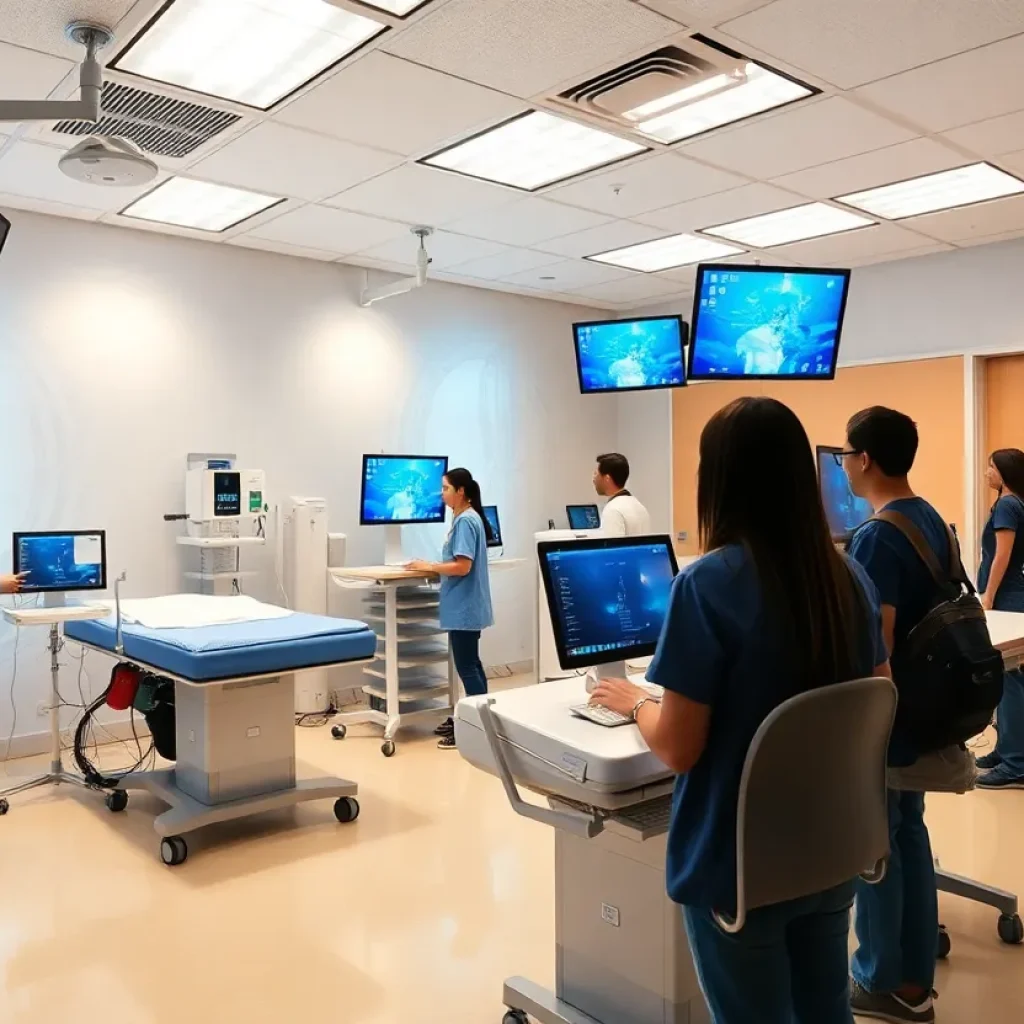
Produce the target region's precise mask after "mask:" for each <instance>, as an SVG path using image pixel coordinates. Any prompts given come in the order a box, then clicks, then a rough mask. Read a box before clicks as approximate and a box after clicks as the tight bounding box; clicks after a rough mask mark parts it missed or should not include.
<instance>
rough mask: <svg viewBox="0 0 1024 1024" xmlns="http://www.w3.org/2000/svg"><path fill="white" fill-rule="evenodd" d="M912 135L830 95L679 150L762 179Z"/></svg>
mask: <svg viewBox="0 0 1024 1024" xmlns="http://www.w3.org/2000/svg"><path fill="white" fill-rule="evenodd" d="M912 138H914V132H912V131H909V130H908V129H906V128H902V127H900V126H899V125H897V124H894V123H893V122H892V121H889V120H887V119H886V118H884V117H881V116H879V115H878V114H873V113H872V112H871V111H869V110H865V109H864V108H863V107H859V106H857V105H856V104H854V103H851V102H850V101H849V100H846V99H843V98H841V97H839V96H833V97H831V98H829V99H824V100H820V101H818V102H811V103H806V104H798V105H796V106H793V107H790V108H789V109H788V110H785V111H783V112H782V113H780V114H776V115H774V116H773V117H763V118H759V119H756V120H753V121H748V122H746V123H745V124H742V125H740V126H739V127H737V128H731V129H726V130H725V131H722V132H719V133H717V134H715V135H711V136H709V137H707V138H703V139H698V140H696V141H695V142H691V143H688V144H686V145H684V146H683V151H684V152H685V153H687V154H689V155H691V156H695V157H698V158H699V159H701V160H707V161H708V163H713V164H719V165H720V166H722V167H727V168H729V169H730V170H733V171H739V172H740V173H741V174H748V175H750V177H752V178H760V179H765V178H777V177H779V176H780V175H783V174H789V173H791V172H792V171H800V170H803V169H804V168H805V167H816V166H818V165H819V164H826V163H831V162H832V161H834V160H842V159H844V158H845V157H848V156H854V155H855V154H857V153H867V152H869V151H871V150H873V149H882V148H883V147H885V146H893V145H895V144H896V143H898V142H906V141H907V140H908V139H912Z"/></svg>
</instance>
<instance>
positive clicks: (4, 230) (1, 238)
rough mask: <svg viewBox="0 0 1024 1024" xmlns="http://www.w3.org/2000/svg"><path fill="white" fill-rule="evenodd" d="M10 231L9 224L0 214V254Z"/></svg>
mask: <svg viewBox="0 0 1024 1024" xmlns="http://www.w3.org/2000/svg"><path fill="white" fill-rule="evenodd" d="M10 230H11V222H10V221H9V220H8V219H7V218H6V217H5V216H4V215H3V214H2V213H0V252H3V251H4V243H5V242H6V241H7V235H8V233H9V232H10Z"/></svg>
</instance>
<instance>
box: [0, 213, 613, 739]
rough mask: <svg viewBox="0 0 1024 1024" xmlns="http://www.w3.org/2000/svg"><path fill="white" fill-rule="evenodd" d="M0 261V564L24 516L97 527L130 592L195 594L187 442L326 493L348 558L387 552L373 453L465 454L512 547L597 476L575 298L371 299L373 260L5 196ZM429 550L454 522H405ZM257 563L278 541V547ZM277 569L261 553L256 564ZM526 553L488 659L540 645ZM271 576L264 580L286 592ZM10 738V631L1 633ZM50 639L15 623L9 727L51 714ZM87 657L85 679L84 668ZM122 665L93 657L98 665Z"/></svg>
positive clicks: (602, 445) (592, 400)
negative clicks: (363, 492)
mask: <svg viewBox="0 0 1024 1024" xmlns="http://www.w3.org/2000/svg"><path fill="white" fill-rule="evenodd" d="M11 219H12V221H13V228H12V230H11V235H10V238H9V240H8V244H7V248H6V249H5V251H4V253H3V256H2V257H0V411H2V414H3V429H4V430H5V433H6V439H5V442H6V443H5V444H4V446H3V450H4V454H3V457H2V460H0V467H2V469H0V567H2V568H0V571H8V567H9V565H10V552H9V541H8V540H6V538H8V537H9V536H10V534H11V533H12V531H14V530H16V529H22V530H24V529H30V530H42V529H70V528H94V527H103V528H105V529H106V530H107V531H108V557H109V563H110V568H111V571H112V572H117V571H119V570H121V569H125V570H127V572H128V584H127V587H126V593H127V594H130V595H152V594H161V593H169V592H173V591H176V590H179V589H181V587H182V581H181V577H180V571H181V562H180V559H179V554H180V551H179V549H178V548H176V546H175V544H174V537H175V535H176V534H177V533H179V532H180V530H181V526H180V524H170V525H168V524H165V523H164V522H163V521H162V518H161V517H162V516H163V514H164V513H165V512H176V511H181V509H182V505H183V487H184V482H183V481H184V477H183V474H184V459H185V455H186V453H188V452H190V451H233V452H237V454H238V455H239V457H240V459H241V461H242V462H243V463H245V464H246V465H249V466H253V467H258V468H262V469H265V470H266V473H267V486H268V491H269V494H270V496H271V500H277V499H279V498H282V497H284V496H286V495H288V494H316V495H321V496H324V497H326V498H327V499H328V502H329V509H330V520H331V529H332V530H336V531H342V532H346V533H348V534H349V538H350V541H349V563H350V564H358V563H375V562H380V561H381V560H382V557H383V536H382V531H381V530H380V529H373V528H360V527H359V525H358V508H357V506H358V497H359V495H358V487H359V470H360V456H361V455H362V453H364V452H376V451H382V450H392V451H399V452H417V451H423V452H427V453H429V454H434V453H438V454H445V453H447V454H448V455H450V457H451V459H452V464H453V465H460V464H462V465H466V466H468V467H470V468H471V469H472V470H473V472H474V473H475V474H476V475H477V476H478V478H479V479H480V481H481V483H482V485H483V494H484V500H485V501H486V502H488V503H496V504H498V505H499V506H500V507H501V515H502V519H503V527H504V531H505V534H506V541H507V548H506V553H507V554H508V555H510V556H514V555H518V556H527V555H529V553H530V544H531V539H532V534H533V532H534V531H535V530H537V529H541V528H544V527H545V525H546V523H547V519H548V517H549V516H555V515H557V514H558V513H559V510H560V509H561V508H562V507H563V506H564V505H565V504H566V503H568V502H573V501H580V500H585V499H586V496H587V495H589V494H590V493H591V492H590V474H591V470H592V466H593V457H594V455H595V454H596V453H597V452H598V451H599V450H603V449H608V448H613V447H615V444H616V442H617V434H616V426H617V412H616V399H615V398H614V397H610V396H590V397H587V398H583V397H581V396H580V394H579V388H578V385H577V382H576V371H575V364H574V358H573V350H572V334H571V329H570V325H571V323H572V321H573V320H574V319H579V318H580V316H581V314H582V315H583V316H584V317H586V316H587V315H588V312H587V311H586V310H582V309H580V308H579V307H568V306H562V305H558V304H555V303H549V302H543V301H539V300H533V299H527V298H521V297H518V296H512V295H503V294H500V293H495V292H488V291H483V290H479V289H474V288H463V287H459V286H455V285H445V284H441V283H430V284H429V285H428V286H427V287H426V288H424V289H422V290H420V291H418V292H415V293H413V294H410V295H407V296H402V297H400V298H396V299H392V300H390V301H388V302H386V303H382V304H380V305H378V306H376V307H374V308H373V309H372V310H362V309H360V308H359V307H358V305H357V302H356V295H357V292H358V290H359V288H360V286H361V283H362V271H358V270H356V269H354V268H348V267H341V266H336V265H330V264H323V263H316V262H312V261H306V260H298V259H293V258H289V257H284V256H276V255H271V254H266V253H262V252H255V251H251V250H246V249H241V248H235V247H229V246H223V247H221V246H213V245H208V244H204V243H200V242H193V241H189V240H184V239H178V238H173V237H167V236H159V235H154V234H149V233H146V232H137V231H128V230H124V229H118V228H107V227H102V226H97V225H91V224H83V223H79V222H75V221H70V220H59V219H54V218H49V217H41V216H35V215H29V214H18V213H12V214H11ZM407 534H408V537H407V548H408V551H409V553H410V554H422V555H434V556H436V553H437V552H438V550H439V548H440V543H441V541H442V539H443V529H442V528H440V527H423V528H416V529H415V530H408V531H407ZM243 557H244V558H246V559H250V558H257V559H259V558H261V557H262V558H264V559H265V558H266V557H267V556H266V555H265V554H261V555H256V556H253V555H250V554H249V553H246V554H245V555H243ZM264 564H265V563H264ZM532 580H533V570H532V566H528V567H526V568H524V569H523V570H521V571H519V572H511V573H508V574H503V575H502V576H500V577H496V578H495V581H494V590H495V600H496V613H497V618H498V626H497V627H496V628H495V629H493V630H491V631H490V632H488V633H487V634H486V635H485V642H484V655H485V660H486V661H487V662H489V663H501V662H510V661H518V660H521V659H525V658H528V657H531V656H532V623H531V613H532V608H533V590H532ZM274 587H275V584H274V582H273V579H272V574H266V575H264V576H263V577H262V578H260V579H259V580H256V581H254V582H253V586H252V587H250V588H249V589H250V591H251V592H253V593H255V594H256V596H259V597H264V598H268V599H272V598H273V596H274ZM0 630H2V632H0V690H2V692H0V744H2V742H3V741H4V740H6V737H7V734H8V731H9V730H10V726H11V709H10V706H9V703H8V701H7V699H6V691H7V689H8V686H9V682H10V673H11V667H12V666H11V655H12V646H13V639H14V638H13V631H12V630H11V629H9V628H7V627H0ZM43 642H44V637H43V636H42V635H41V634H39V635H36V634H34V633H25V634H23V636H22V639H21V650H20V660H19V670H18V681H17V685H16V687H15V696H16V701H17V706H18V712H19V720H18V725H17V734H18V735H22V734H24V733H35V732H38V731H40V730H42V729H43V728H45V722H43V721H42V720H41V719H40V718H38V717H37V715H36V705H37V703H38V701H39V700H41V699H43V698H44V697H45V693H46V677H45V674H44V670H45V666H46V661H45V657H44V652H43V651H42V646H43ZM73 669H74V664H73V663H72V665H71V670H70V675H71V677H72V679H73V675H74V672H73ZM105 671H106V667H105V666H104V665H102V664H101V663H99V662H97V667H96V668H95V669H94V670H93V674H94V676H97V684H98V683H99V678H98V676H99V675H103V674H104V673H105Z"/></svg>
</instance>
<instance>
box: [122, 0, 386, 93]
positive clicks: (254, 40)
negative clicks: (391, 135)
mask: <svg viewBox="0 0 1024 1024" xmlns="http://www.w3.org/2000/svg"><path fill="white" fill-rule="evenodd" d="M385 27H386V26H384V25H382V24H381V23H380V22H377V21H374V20H373V19H371V18H364V17H362V16H361V15H358V14H352V13H351V12H350V11H347V10H342V9H341V8H340V7H333V6H331V5H330V4H326V3H324V2H323V0H173V2H172V3H171V4H170V5H169V6H167V7H166V8H164V10H163V11H162V13H161V14H160V15H159V16H158V17H157V18H156V19H155V20H154V21H152V22H151V23H150V24H149V26H148V27H147V28H145V29H144V30H143V32H142V34H141V35H139V36H138V37H136V39H135V40H134V42H132V44H131V45H130V46H129V47H128V49H127V50H125V51H124V53H122V54H121V55H120V56H119V57H118V58H117V59H116V60H115V61H114V62H113V64H112V67H114V68H116V69H117V70H118V71H127V72H129V73H131V74H134V75H140V76H142V77H143V78H149V79H152V80H154V81H157V82H167V83H169V84H170V85H177V86H181V87H182V88H184V89H190V90H192V91H193V92H200V93H205V94H206V95H207V96H217V97H219V98H221V99H225V100H233V101H234V102H236V103H244V104H246V105H247V106H250V107H257V108H259V109H260V110H267V109H269V108H270V107H272V106H273V105H274V104H275V103H277V102H278V101H280V100H282V99H284V97H285V96H287V95H289V94H290V93H292V92H294V91H295V90H296V89H298V88H300V87H301V86H303V85H305V84H306V82H309V81H311V80H312V79H314V78H316V76H317V75H319V74H320V73H321V72H322V71H324V70H326V69H327V68H329V67H331V66H332V65H333V64H336V63H337V62H338V61H340V60H341V59H342V58H343V57H345V56H347V55H348V54H350V53H351V52H352V51H353V50H355V49H357V48H358V47H360V46H361V45H362V44H363V43H365V42H366V41H367V40H369V39H372V38H373V37H374V36H375V35H377V34H378V33H380V32H383V31H384V29H385Z"/></svg>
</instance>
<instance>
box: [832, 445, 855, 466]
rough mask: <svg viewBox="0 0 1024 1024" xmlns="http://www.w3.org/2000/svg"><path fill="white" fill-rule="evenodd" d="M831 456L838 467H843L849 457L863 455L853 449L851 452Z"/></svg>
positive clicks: (833, 453)
mask: <svg viewBox="0 0 1024 1024" xmlns="http://www.w3.org/2000/svg"><path fill="white" fill-rule="evenodd" d="M831 454H832V458H833V459H835V460H836V465H837V466H841V465H842V464H843V459H845V458H846V456H847V455H860V454H861V453H860V452H859V451H857V450H856V449H854V448H851V449H850V450H849V451H842V452H832V453H831Z"/></svg>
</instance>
